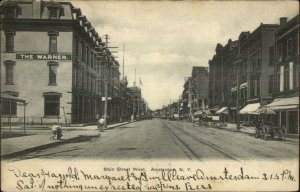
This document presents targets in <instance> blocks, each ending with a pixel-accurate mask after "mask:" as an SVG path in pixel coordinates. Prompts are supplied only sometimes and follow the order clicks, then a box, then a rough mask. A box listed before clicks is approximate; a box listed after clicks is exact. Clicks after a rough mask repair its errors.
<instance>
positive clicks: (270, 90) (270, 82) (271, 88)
mask: <svg viewBox="0 0 300 192" xmlns="http://www.w3.org/2000/svg"><path fill="white" fill-rule="evenodd" d="M273 77H274V76H273V75H270V76H269V94H272V93H273Z"/></svg>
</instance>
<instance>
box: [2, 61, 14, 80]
mask: <svg viewBox="0 0 300 192" xmlns="http://www.w3.org/2000/svg"><path fill="white" fill-rule="evenodd" d="M15 64H16V62H15V61H11V60H7V61H4V65H5V84H6V85H13V84H14V66H15Z"/></svg>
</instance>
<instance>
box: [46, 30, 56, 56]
mask: <svg viewBox="0 0 300 192" xmlns="http://www.w3.org/2000/svg"><path fill="white" fill-rule="evenodd" d="M48 36H49V53H57V37H58V32H57V31H50V32H48Z"/></svg>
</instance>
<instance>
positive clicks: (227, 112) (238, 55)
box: [209, 15, 299, 134]
mask: <svg viewBox="0 0 300 192" xmlns="http://www.w3.org/2000/svg"><path fill="white" fill-rule="evenodd" d="M209 68H210V74H209V98H210V99H209V108H210V109H214V108H218V109H219V110H217V111H216V115H219V117H220V121H223V122H233V123H234V122H236V121H237V115H239V119H240V121H241V122H242V123H247V122H254V121H255V120H256V118H257V117H258V116H259V115H260V117H261V116H262V115H263V116H264V117H263V118H265V119H266V120H268V121H270V122H272V123H274V124H277V125H283V126H285V127H286V128H287V131H288V133H291V134H299V15H297V16H295V17H294V18H292V19H290V20H289V21H288V20H287V18H280V24H261V25H260V26H259V27H258V28H257V29H255V30H254V31H253V32H251V33H250V32H242V33H241V34H240V36H239V39H238V40H236V41H232V40H231V39H230V40H229V41H228V44H226V45H225V46H222V45H221V44H218V45H217V47H216V54H215V55H214V57H213V58H212V59H211V60H210V61H209ZM262 108H268V109H271V110H272V111H274V113H273V112H272V113H273V114H262V113H259V112H258V111H259V109H262ZM237 110H238V111H237Z"/></svg>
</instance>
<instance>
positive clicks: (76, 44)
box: [75, 40, 79, 57]
mask: <svg viewBox="0 0 300 192" xmlns="http://www.w3.org/2000/svg"><path fill="white" fill-rule="evenodd" d="M75 55H76V57H78V56H79V42H78V40H76V41H75Z"/></svg>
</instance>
